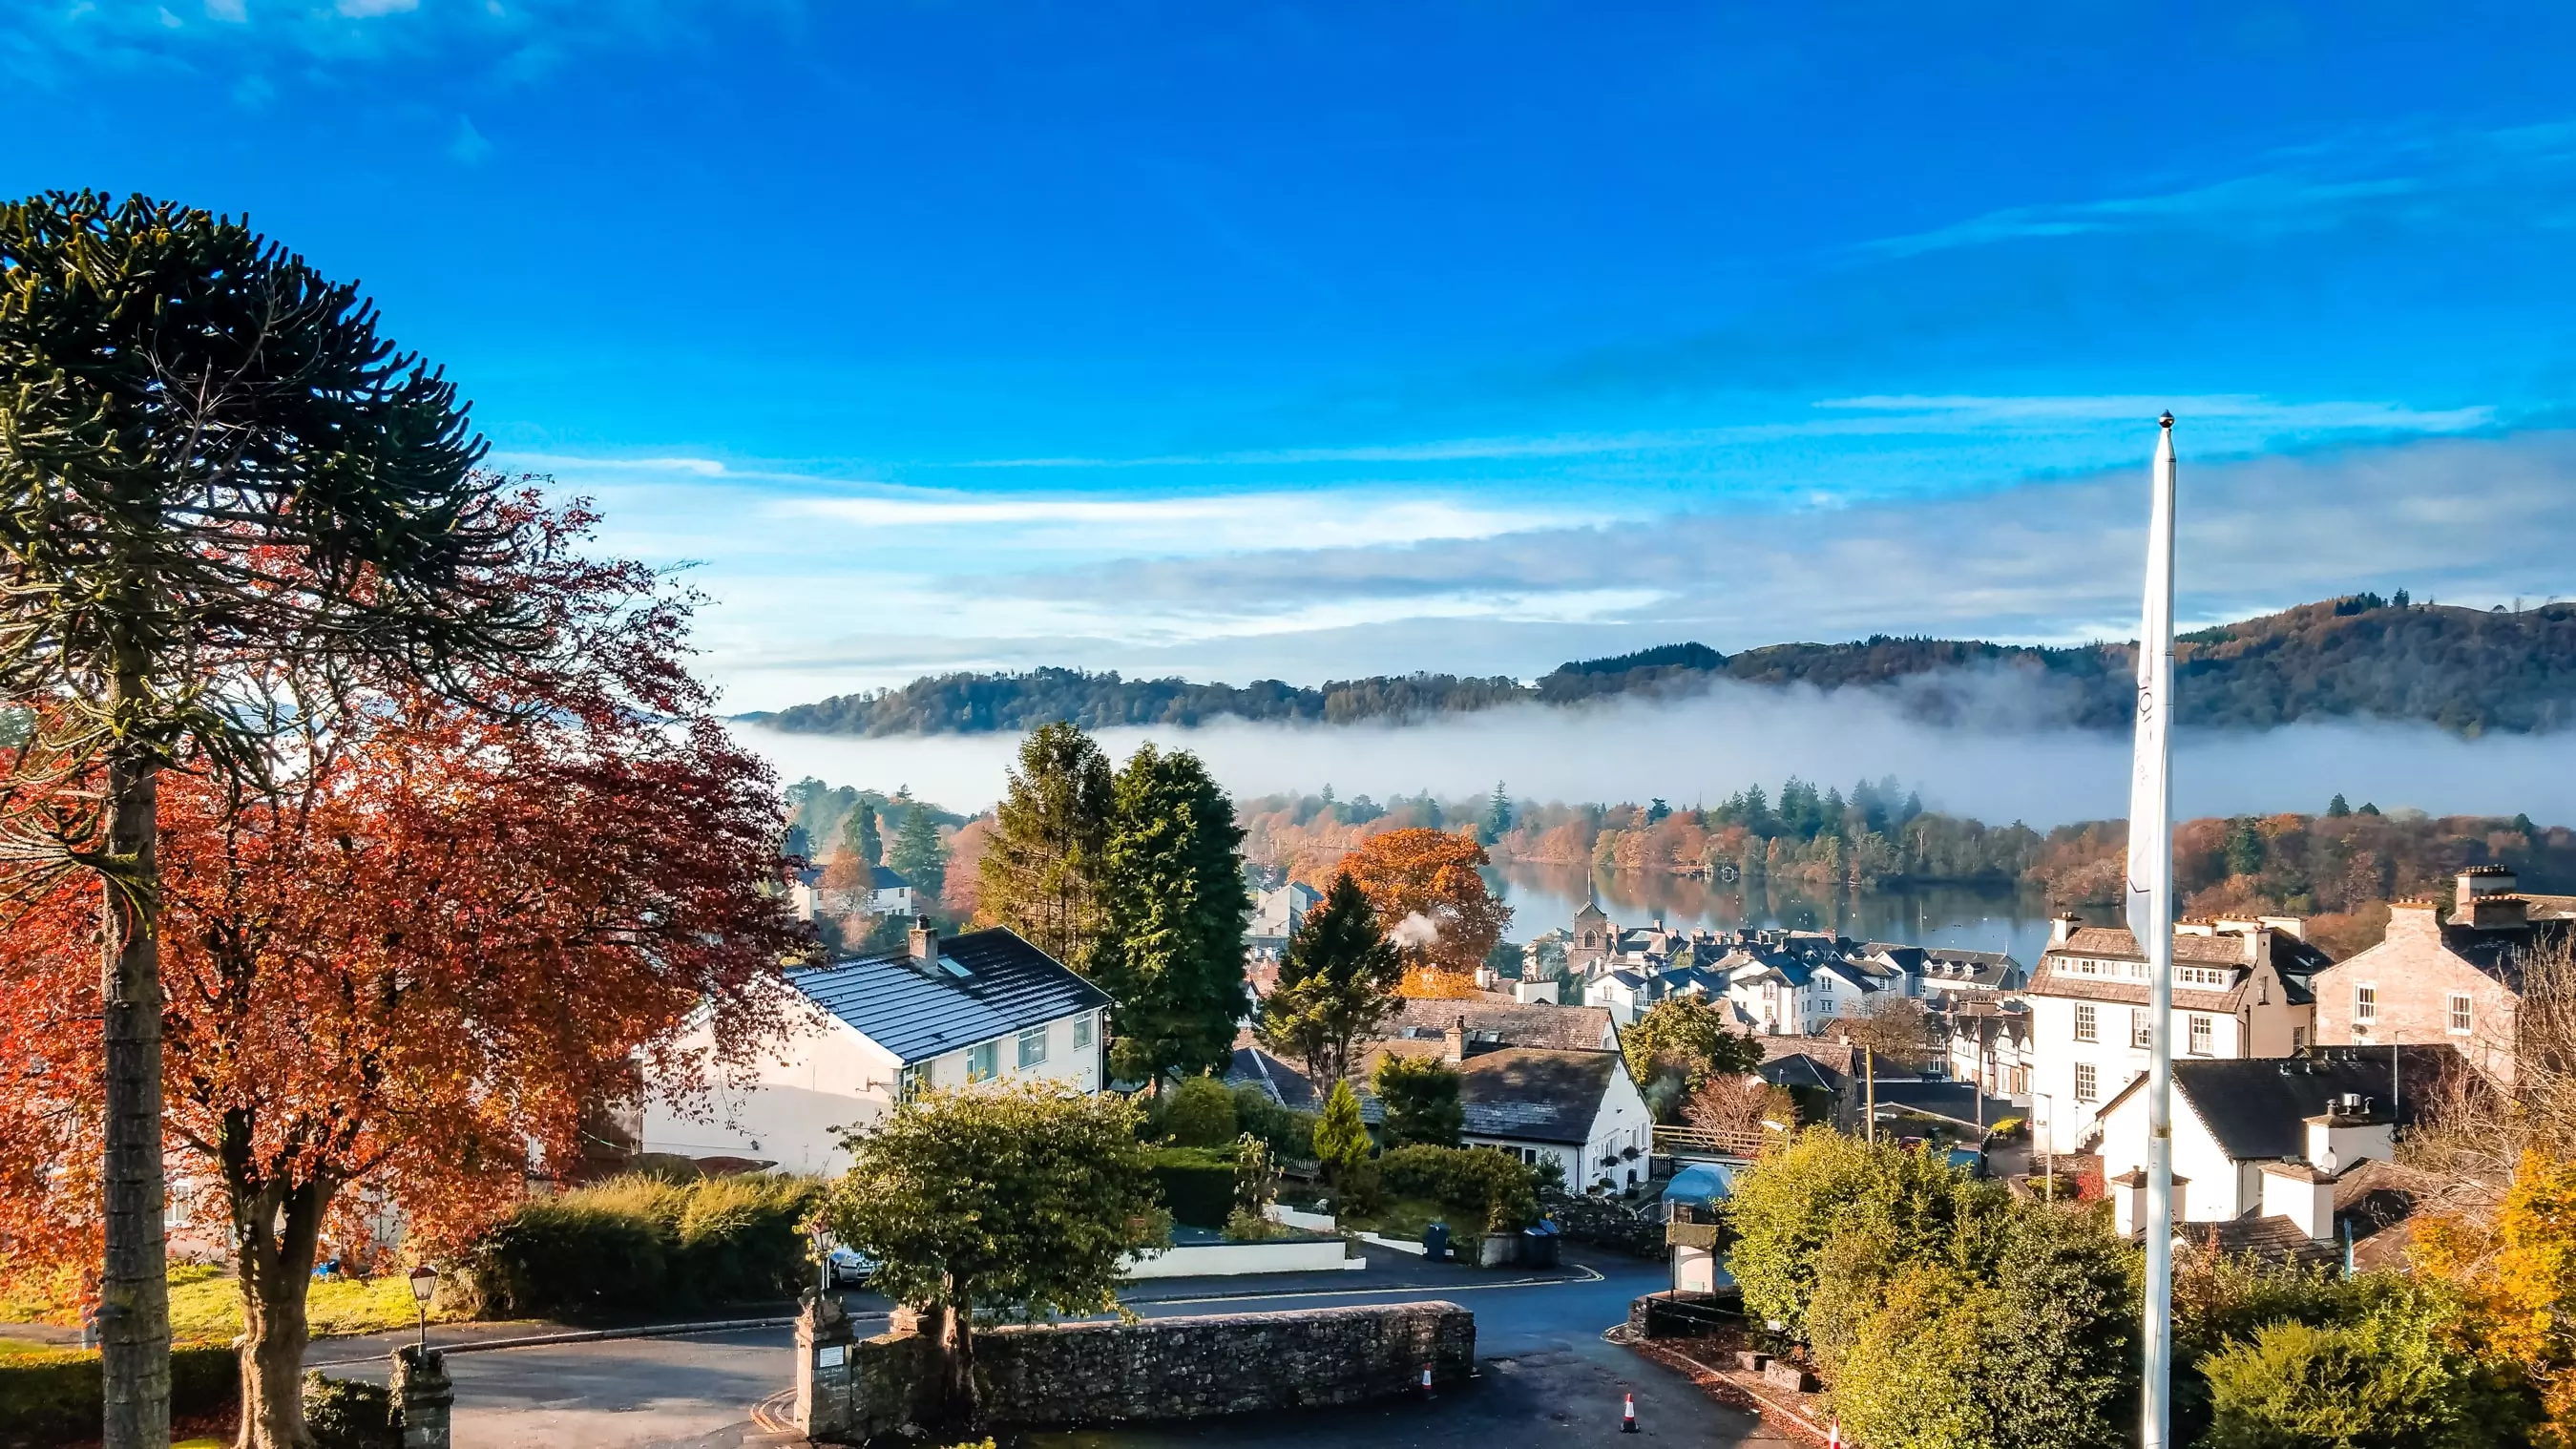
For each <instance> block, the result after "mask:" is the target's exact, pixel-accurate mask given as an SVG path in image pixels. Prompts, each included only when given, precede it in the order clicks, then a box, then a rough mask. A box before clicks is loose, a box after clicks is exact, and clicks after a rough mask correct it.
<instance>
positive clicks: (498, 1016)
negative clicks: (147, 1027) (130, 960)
mask: <svg viewBox="0 0 2576 1449" xmlns="http://www.w3.org/2000/svg"><path fill="white" fill-rule="evenodd" d="M519 506H520V507H521V508H523V509H526V510H527V511H528V514H529V517H530V519H531V521H532V523H533V524H534V526H536V527H538V528H540V529H542V530H543V531H544V532H545V533H546V534H547V535H549V538H550V541H551V542H550V546H549V547H548V548H546V549H545V550H543V551H542V553H541V555H540V559H539V561H538V562H534V563H531V564H530V565H528V566H527V570H526V572H525V574H524V576H523V577H521V578H520V579H519V580H517V581H516V583H517V587H519V588H521V589H522V590H524V592H525V596H526V597H527V598H529V599H530V600H532V601H534V602H535V603H536V604H537V606H538V607H539V608H540V609H541V610H542V612H543V613H544V615H545V617H546V618H547V620H548V623H549V628H550V631H551V639H550V644H549V647H548V648H546V649H544V650H543V651H540V652H538V653H535V654H532V655H531V656H530V657H529V658H528V659H527V660H524V661H521V662H518V663H514V664H511V665H509V666H506V667H504V668H496V669H493V670H491V671H488V672H487V673H486V674H484V675H483V676H482V677H481V678H479V679H478V680H476V681H475V685H476V687H475V688H474V689H473V691H472V692H471V699H472V702H471V703H470V704H461V703H458V702H455V701H454V700H453V699H451V698H447V697H442V696H440V695H434V694H431V693H429V692H427V691H425V690H422V689H419V688H417V687H407V686H406V685H404V684H403V683H402V682H400V681H399V680H398V679H396V678H393V677H391V676H388V677H386V678H383V679H369V678H364V677H351V676H350V675H349V674H348V673H347V671H346V668H345V666H343V665H339V664H336V663H330V662H326V661H322V660H318V659H306V660H299V659H296V658H293V657H290V658H287V659H285V660H283V661H279V662H275V663H272V664H269V665H266V666H262V667H260V668H259V669H258V670H257V672H256V673H255V674H254V673H252V672H250V670H249V669H248V667H247V666H246V667H245V670H244V672H243V673H242V674H241V675H240V676H239V677H238V678H237V679H236V680H235V681H234V684H235V688H234V689H233V690H232V692H231V693H232V697H233V698H236V699H243V700H253V701H257V702H258V704H257V705H256V707H257V708H260V709H263V710H266V711H267V712H268V716H269V723H270V725H271V726H272V729H271V731H270V733H269V739H270V740H271V747H270V749H269V751H268V758H267V760H266V765H267V768H266V769H265V770H264V771H260V772H251V773H250V774H248V775H245V774H244V773H243V772H239V771H233V772H222V773H215V772H209V773H207V774H200V775H189V774H184V773H181V774H172V775H168V776H165V777H164V783H163V786H162V789H161V794H160V805H159V815H160V830H161V836H160V850H161V860H162V871H163V882H164V883H163V894H162V899H161V911H162V917H161V919H162V922H163V937H162V940H163V947H162V950H163V955H162V971H163V976H164V980H165V981H166V983H167V992H168V995H167V1006H166V1008H165V1012H164V1017H163V1030H164V1033H165V1038H166V1052H167V1058H166V1069H165V1075H164V1101H165V1114H166V1133H167V1151H168V1154H169V1158H170V1161H171V1162H172V1164H173V1168H174V1171H173V1173H172V1178H173V1186H174V1194H175V1196H176V1197H177V1198H178V1201H179V1204H180V1206H181V1207H182V1208H183V1209H185V1210H187V1211H189V1212H191V1213H193V1214H194V1215H196V1217H197V1218H198V1219H199V1220H200V1222H201V1223H202V1224H203V1225H205V1226H206V1227H208V1228H210V1229H219V1230H220V1231H221V1232H222V1233H223V1234H224V1236H225V1237H226V1239H227V1240H228V1242H229V1243H230V1246H231V1250H232V1256H233V1260H234V1267H235V1272H236V1275H237V1277H238V1279H239V1282H240V1287H241V1296H242V1308H243V1313H244V1318H245V1326H246V1337H245V1339H244V1341H243V1348H242V1390H243V1400H242V1418H243V1428H242V1437H241V1441H240V1442H241V1443H242V1444H243V1445H245V1446H255V1449H290V1446H302V1445H309V1444H310V1443H311V1442H312V1438H311V1436H310V1434H309V1433H308V1432H307V1431H306V1429H305V1426H304V1419H303V1405H302V1401H301V1397H300V1389H299V1377H300V1374H301V1370H302V1358H303V1354H304V1348H305V1344H306V1337H307V1329H306V1321H305V1312H304V1294H305V1289H306V1287H307V1284H308V1281H309V1279H310V1276H311V1273H312V1269H313V1266H314V1262H315V1257H316V1253H317V1249H318V1245H319V1244H320V1243H321V1242H322V1241H323V1240H324V1238H325V1237H326V1235H327V1236H329V1237H331V1238H333V1239H335V1240H340V1241H349V1240H353V1239H357V1238H361V1237H363V1236H364V1234H365V1232H366V1228H367V1225H368V1224H370V1223H374V1222H378V1221H383V1220H385V1219H386V1218H387V1217H388V1215H390V1216H391V1217H392V1218H393V1219H394V1220H397V1221H401V1222H403V1223H404V1224H405V1225H406V1228H407V1231H408V1233H409V1235H410V1237H409V1239H408V1242H409V1243H410V1244H411V1245H412V1246H413V1248H414V1250H415V1254H417V1253H418V1252H420V1251H436V1250H437V1249H438V1248H440V1247H442V1246H447V1245H453V1244H455V1243H457V1242H459V1241H461V1240H462V1239H463V1238H464V1237H466V1236H467V1235H469V1234H470V1233H472V1232H473V1231H474V1230H475V1229H476V1228H477V1227H479V1226H480V1225H482V1224H483V1223H485V1222H487V1221H489V1220H490V1219H491V1218H492V1217H493V1216H494V1215H495V1214H497V1213H499V1212H500V1211H502V1210H504V1209H506V1207H507V1206H508V1205H509V1204H510V1203H511V1202H512V1201H514V1200H515V1199H516V1198H518V1197H519V1196H520V1195H521V1194H522V1193H523V1192H524V1191H525V1190H526V1184H527V1182H528V1179H529V1177H530V1176H531V1175H532V1174H545V1173H550V1172H558V1171H561V1170H563V1169H564V1168H566V1167H567V1166H569V1165H571V1164H573V1163H576V1162H577V1161H578V1160H579V1159H580V1157H581V1155H582V1151H583V1147H584V1137H585V1133H586V1132H589V1131H594V1130H595V1128H596V1125H597V1124H598V1123H599V1122H600V1121H601V1120H603V1118H605V1117H607V1116H610V1115H613V1114H615V1113H616V1112H618V1111H620V1110H622V1109H626V1108H630V1107H632V1106H633V1105H634V1104H635V1103H636V1099H637V1093H638V1090H639V1087H640V1083H641V1081H642V1079H643V1078H644V1077H645V1076H647V1075H649V1076H651V1077H652V1078H653V1079H654V1080H655V1081H656V1083H657V1086H665V1087H669V1088H672V1089H675V1090H677V1091H679V1092H682V1093H685V1092H686V1091H687V1090H688V1089H689V1088H690V1087H692V1086H693V1085H695V1086H703V1085H705V1083H704V1082H703V1081H701V1080H699V1079H698V1077H699V1074H703V1073H705V1072H706V1071H708V1070H709V1067H708V1064H707V1059H706V1058H704V1057H701V1056H698V1055H696V1054H686V1053H680V1052H678V1051H676V1050H674V1049H673V1048H674V1046H675V1043H676V1042H677V1040H678V1038H679V1035H680V1033H681V1031H682V1029H683V1027H684V1026H692V1025H694V1024H695V1023H696V1022H697V1021H698V1020H699V1019H700V1017H699V1013H701V1012H705V1013H707V1014H708V1018H709V1019H711V1020H712V1023H713V1025H714V1029H715V1033H716V1039H717V1042H718V1047H719V1049H718V1051H717V1052H716V1053H715V1056H714V1061H715V1063H716V1065H715V1067H714V1068H713V1069H714V1070H717V1071H721V1070H723V1069H724V1066H723V1064H724V1063H725V1062H727V1061H730V1060H735V1059H740V1058H741V1057H742V1056H743V1055H744V1053H745V1052H746V1050H747V1048H748V1045H749V1044H750V1043H751V1042H752V1041H754V1040H756V1039H757V1038H759V1037H760V1036H762V1035H765V1034H767V1033H769V1032H772V1031H774V1030H777V1029H779V1027H780V1026H781V1025H782V1023H781V1022H780V1020H779V1019H778V1015H777V1013H778V1011H779V1009H780V1008H779V1002H780V1000H781V996H780V994H779V993H776V992H774V991H770V990H766V989H764V986H765V983H766V981H767V980H768V978H771V977H772V976H774V974H775V973H776V971H777V970H778V968H779V965H780V963H781V961H782V958H784V957H787V956H789V955H792V954H793V953H795V952H796V951H798V950H800V949H801V947H802V942H803V937H802V935H801V932H800V928H798V927H797V926H796V925H795V923H794V922H793V921H792V920H791V919H790V918H789V917H788V916H787V914H786V911H785V906H784V901H783V899H782V898H781V897H780V895H779V894H778V892H777V891H776V889H775V883H776V882H777V881H778V879H779V875H780V869H781V862H780V861H779V858H778V846H779V841H780V839H781V834H782V831H783V828H784V824H785V821H784V819H783V807H782V803H781V799H780V796H779V793H778V791H777V789H776V783H775V781H774V780H773V779H772V777H771V775H770V772H769V770H768V769H767V767H766V766H765V765H764V764H763V763H762V762H761V761H759V760H758V759H757V758H755V757H753V756H751V755H749V754H746V753H745V752H744V751H743V750H742V749H740V748H739V747H738V746H737V745H735V744H734V742H733V741H732V739H731V738H730V737H729V736H728V735H727V734H726V733H725V731H724V730H723V728H722V727H721V726H720V725H719V724H718V723H717V722H716V720H715V719H714V717H713V715H712V713H711V708H710V707H711V705H712V697H711V696H710V694H709V693H708V692H707V691H706V690H705V689H704V688H703V687H702V686H700V685H699V684H698V683H697V682H696V681H695V680H693V679H692V678H691V677H690V675H689V673H688V671H687V669H686V667H685V649H684V633H685V626H686V621H687V613H688V609H687V600H686V599H685V598H681V597H678V596H675V595H673V594H672V593H671V592H669V591H667V590H665V589H664V588H663V587H662V586H661V585H660V584H659V583H658V582H657V581H656V580H655V579H654V577H653V576H652V575H651V574H650V573H649V572H648V571H646V570H644V569H642V568H640V567H638V566H635V565H631V564H594V563H588V562H584V561H582V560H580V559H578V558H577V557H574V556H573V554H572V549H571V545H573V544H575V543H577V542H578V540H579V537H580V535H581V534H582V533H583V531H584V530H585V529H586V527H587V525H588V523H589V521H590V520H589V518H588V516H587V515H586V514H585V513H583V512H581V511H579V510H573V511H568V512H564V513H554V514H549V513H545V512H542V511H541V510H538V509H537V508H536V507H535V505H534V504H533V503H529V502H525V501H523V502H522V503H521V504H520V505H519ZM326 697H327V698H328V699H329V700H330V701H331V706H332V707H330V708H328V709H324V708H319V707H317V706H318V704H319V702H320V701H322V700H323V699H325V698H326ZM97 921H98V908H97V903H96V892H95V890H94V889H88V888H86V887H85V885H84V883H81V882H79V881H77V880H76V879H72V878H66V880H65V882H64V883H63V884H62V885H61V886H60V887H59V888H58V889H55V890H53V891H51V892H48V893H44V894H41V895H38V896H36V897H35V898H34V899H32V900H30V901H29V902H27V903H26V905H25V908H24V910H23V911H22V913H21V914H20V915H19V916H18V917H17V918H16V919H15V920H13V921H12V922H10V923H9V925H8V927H7V928H6V929H5V930H0V1082H5V1083H6V1084H7V1088H6V1090H0V1267H5V1271H6V1272H7V1273H8V1274H9V1275H11V1276H18V1277H24V1276H28V1275H32V1274H37V1273H41V1272H43V1271H45V1270H46V1269H47V1268H48V1267H57V1268H58V1267H60V1266H61V1265H69V1264H75V1263H79V1262H82V1261H85V1260H91V1259H90V1255H93V1254H94V1252H95V1242H96V1233H97V1231H98V1222H97V1211H96V1202H97V1193H96V1190H95V1185H96V1182H97V1171H98V1161H99V1156H100V1148H101V1136H100V1128H99V1122H98V1111H97V1098H98V1095H99V1091H100V1087H99V1082H100V1060H99V1058H100V1050H101V1044H100V1030H99V996H98V993H99V967H98V957H97V949H96V946H95V933H96V931H97Z"/></svg>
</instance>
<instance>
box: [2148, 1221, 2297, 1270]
mask: <svg viewBox="0 0 2576 1449" xmlns="http://www.w3.org/2000/svg"><path fill="white" fill-rule="evenodd" d="M2140 1231H2141V1232H2143V1231H2145V1230H2144V1229H2140ZM2174 1236H2175V1237H2177V1238H2180V1239H2181V1240H2183V1241H2184V1242H2186V1243H2189V1244H2191V1245H2192V1246H2193V1247H2195V1248H2198V1249H2200V1250H2201V1251H2202V1252H2217V1253H2229V1254H2240V1255H2246V1256H2251V1257H2255V1258H2260V1259H2263V1260H2264V1261H2266V1262H2271V1263H2296V1264H2304V1265H2314V1264H2321V1263H2334V1262H2339V1261H2341V1259H2342V1257H2343V1250H2342V1249H2340V1248H2338V1247H2336V1246H2335V1245H2334V1244H2332V1243H2320V1242H2318V1241H2317V1240H2315V1239H2314V1238H2311V1237H2309V1236H2308V1235H2307V1234H2305V1233H2303V1232H2300V1231H2299V1228H2298V1225H2297V1224H2296V1223H2293V1222H2291V1221H2290V1220H2289V1219H2288V1218H2227V1219H2224V1220H2222V1221H2219V1222H2198V1223H2176V1224H2174Z"/></svg>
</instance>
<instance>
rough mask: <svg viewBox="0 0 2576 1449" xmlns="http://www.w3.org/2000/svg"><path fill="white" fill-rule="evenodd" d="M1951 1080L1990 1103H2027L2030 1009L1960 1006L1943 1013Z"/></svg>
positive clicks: (1976, 1003) (2010, 1004)
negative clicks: (1995, 1100)
mask: <svg viewBox="0 0 2576 1449" xmlns="http://www.w3.org/2000/svg"><path fill="white" fill-rule="evenodd" d="M1947 1025H1948V1027H1949V1032H1950V1075H1951V1077H1952V1078H1954V1079H1955V1080H1958V1081H1962V1082H1974V1083H1976V1084H1977V1085H1978V1087H1979V1088H1981V1089H1982V1090H1983V1091H1984V1092H1985V1094H1986V1095H1987V1096H1989V1097H2009V1098H2011V1099H2012V1100H2013V1101H2014V1102H2016V1103H2023V1102H2027V1101H2028V1100H2029V1097H2030V1074H2031V1066H2032V1061H2031V1041H2030V1008H2029V1007H2027V1006H2026V1005H2024V1004H2022V1003H2021V1002H2018V1001H2000V1000H1991V1001H1990V1000H1976V999H1969V1000H1962V1001H1957V1002H1955V1003H1953V1004H1952V1005H1951V1006H1950V1008H1949V1011H1948V1013H1947Z"/></svg>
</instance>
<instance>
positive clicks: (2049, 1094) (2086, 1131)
mask: <svg viewBox="0 0 2576 1449" xmlns="http://www.w3.org/2000/svg"><path fill="white" fill-rule="evenodd" d="M2300 930H2301V922H2299V921H2298V920H2296V919H2294V918H2291V917H2287V916H2265V917H2262V918H2260V919H2259V920H2220V921H2185V922H2183V923H2182V924H2180V925H2177V926H2176V927H2174V943H2173V1012H2172V1022H2171V1029H2172V1032H2173V1036H2172V1041H2173V1054H2174V1060H2175V1061H2177V1062H2181V1061H2189V1060H2219V1061H2224V1060H2233V1059H2247V1058H2259V1057H2286V1056H2295V1055H2297V1054H2298V1053H2300V1052H2302V1051H2304V1050H2306V1049H2307V1047H2308V1046H2309V1044H2310V1043H2311V1042H2312V1041H2314V1040H2315V1035H2314V1032H2315V1005H2314V1000H2315V998H2314V996H2313V995H2312V993H2311V990H2310V985H2309V983H2310V982H2311V981H2312V980H2313V979H2314V978H2315V976H2316V974H2317V973H2318V972H2320V971H2322V970H2323V969H2325V967H2326V966H2328V965H2329V964H2331V963H2330V962H2329V960H2328V958H2327V957H2326V955H2325V953H2324V952H2322V951H2320V950H2318V949H2317V948H2316V947H2314V946H2311V945H2309V944H2308V943H2307V941H2306V940H2304V939H2303V938H2302V937H2301V935H2300ZM2146 976H2147V960H2146V954H2145V953H2144V952H2143V951H2141V950H2140V949H2139V948H2138V942H2137V938H2136V937H2134V936H2132V935H2130V934H2129V932H2127V931H2126V930H2120V929H2114V928H2110V927H2100V926H2086V925H2084V924H2083V922H2082V921H2081V920H2080V919H2078V918H2076V917H2074V916H2061V917H2059V918H2058V920H2057V923H2056V926H2055V929H2054V930H2053V931H2052V932H2051V938H2050V943H2049V947H2048V950H2047V951H2045V952H2043V953H2042V954H2041V956H2040V959H2039V966H2038V968H2037V969H2036V970H2035V971H2034V972H2033V973H2032V975H2031V981H2030V985H2029V986H2028V987H2027V988H2026V989H2025V990H2024V991H2023V992H2022V999H2023V1001H2024V1002H2026V1003H2027V1004H2028V1005H2029V1007H2030V1066H2031V1072H2030V1092H2031V1118H2032V1122H2031V1130H2032V1134H2033V1135H2032V1146H2033V1147H2034V1149H2036V1150H2039V1151H2043V1152H2045V1151H2057V1152H2073V1151H2078V1150H2081V1149H2082V1148H2083V1147H2084V1145H2085V1144H2086V1143H2087V1142H2089V1141H2090V1140H2091V1138H2092V1137H2093V1135H2094V1132H2095V1129H2096V1117H2097V1116H2098V1114H2099V1113H2100V1111H2101V1109H2102V1106H2103V1104H2105V1103H2107V1102H2109V1101H2110V1100H2111V1099H2112V1098H2114V1097H2116V1096H2118V1095H2119V1093H2120V1092H2121V1090H2122V1089H2123V1088H2124V1087H2126V1086H2127V1085H2128V1083H2129V1082H2130V1080H2131V1079H2132V1078H2135V1077H2138V1076H2141V1075H2143V1074H2144V1073H2145V1072H2146V1069H2147V1044H2148V1031H2149V1020H2148V1014H2147V980H2146Z"/></svg>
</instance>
